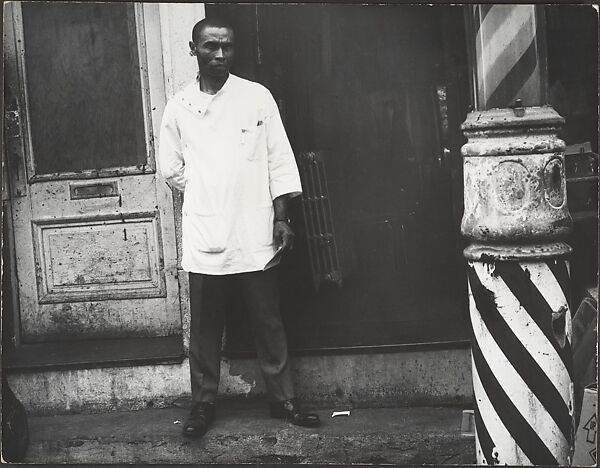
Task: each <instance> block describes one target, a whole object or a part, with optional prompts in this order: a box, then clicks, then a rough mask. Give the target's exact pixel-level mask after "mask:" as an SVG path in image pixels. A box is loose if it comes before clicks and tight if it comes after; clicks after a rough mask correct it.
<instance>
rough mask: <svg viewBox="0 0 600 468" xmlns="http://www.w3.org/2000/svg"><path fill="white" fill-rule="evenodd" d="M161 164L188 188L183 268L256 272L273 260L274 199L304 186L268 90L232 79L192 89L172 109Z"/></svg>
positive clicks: (163, 137)
mask: <svg viewBox="0 0 600 468" xmlns="http://www.w3.org/2000/svg"><path fill="white" fill-rule="evenodd" d="M158 166H159V171H160V173H161V174H162V176H163V177H164V178H165V179H166V180H167V182H168V183H169V184H170V185H171V186H172V187H174V188H176V189H178V190H181V191H184V202H183V215H182V230H183V238H182V247H183V258H182V268H183V269H184V270H186V271H190V272H194V273H205V274H212V275H223V274H233V273H242V272H248V271H257V270H262V269H263V268H264V267H265V265H266V264H267V263H268V261H269V260H270V259H271V258H273V256H274V253H275V252H274V246H273V200H274V199H275V198H277V197H279V196H280V195H284V194H291V195H298V194H300V193H301V191H302V188H301V185H300V176H299V174H298V168H297V166H296V160H295V158H294V154H293V152H292V148H291V146H290V143H289V140H288V138H287V135H286V133H285V129H284V127H283V123H282V122H281V117H280V115H279V110H278V108H277V104H276V103H275V100H274V99H273V96H272V95H271V93H270V92H269V90H268V89H267V88H265V87H264V86H262V85H261V84H259V83H255V82H252V81H248V80H244V79H242V78H239V77H237V76H234V75H231V74H230V75H229V78H228V79H227V81H226V82H225V84H224V85H223V87H222V88H221V90H220V91H219V92H218V93H217V94H215V95H209V94H205V93H203V92H201V91H200V89H199V85H198V82H197V81H194V82H193V83H191V84H190V85H188V86H186V87H185V88H184V89H183V90H182V91H180V92H179V93H177V94H176V95H175V96H174V97H173V98H172V99H170V100H169V102H168V103H167V106H166V108H165V112H164V114H163V119H162V123H161V130H160V140H159V151H158Z"/></svg>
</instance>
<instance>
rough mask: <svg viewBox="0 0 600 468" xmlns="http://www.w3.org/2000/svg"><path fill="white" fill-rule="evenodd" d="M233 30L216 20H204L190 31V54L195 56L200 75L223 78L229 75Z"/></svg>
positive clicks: (232, 53) (232, 50)
mask: <svg viewBox="0 0 600 468" xmlns="http://www.w3.org/2000/svg"><path fill="white" fill-rule="evenodd" d="M233 41H234V35H233V28H232V27H231V26H230V25H229V24H228V23H226V22H224V21H221V20H218V19H209V18H205V19H203V20H201V21H198V23H196V25H195V26H194V28H193V29H192V40H191V41H190V53H191V54H192V55H195V56H196V59H197V60H198V68H199V70H200V75H202V76H205V77H210V78H224V77H227V75H228V74H229V69H230V68H231V64H232V63H233V55H234V44H233Z"/></svg>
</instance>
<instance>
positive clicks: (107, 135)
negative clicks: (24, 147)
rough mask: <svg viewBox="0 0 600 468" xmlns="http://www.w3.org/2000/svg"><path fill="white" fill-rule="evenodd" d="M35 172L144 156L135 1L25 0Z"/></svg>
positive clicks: (130, 162) (116, 163) (127, 162)
mask: <svg viewBox="0 0 600 468" xmlns="http://www.w3.org/2000/svg"><path fill="white" fill-rule="evenodd" d="M22 14H23V40H24V42H25V50H24V52H25V57H24V58H25V69H26V73H25V77H26V81H27V100H28V106H29V109H28V110H29V117H30V125H31V126H30V128H31V141H32V147H33V155H32V156H33V158H32V159H33V163H34V168H35V173H36V174H52V173H57V172H63V173H64V172H80V171H83V170H86V169H103V168H108V167H122V166H136V165H143V164H145V163H146V150H145V141H144V118H143V116H144V114H143V107H142V106H143V103H142V86H141V75H140V73H139V67H138V66H137V65H136V64H138V63H139V57H138V48H137V33H136V18H135V9H134V6H133V4H132V3H108V4H101V3H88V4H86V3H65V4H58V5H48V4H46V3H35V2H25V3H23V4H22Z"/></svg>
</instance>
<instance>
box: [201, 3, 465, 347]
mask: <svg viewBox="0 0 600 468" xmlns="http://www.w3.org/2000/svg"><path fill="white" fill-rule="evenodd" d="M449 8H451V7H448V6H434V7H430V6H420V5H342V4H327V5H316V4H310V5H309V4H302V5H259V6H258V7H255V8H254V10H255V11H254V16H251V15H248V13H249V12H248V7H244V6H240V7H238V6H236V5H211V6H207V12H208V13H209V14H210V13H211V12H213V11H214V12H215V13H216V14H217V15H218V14H219V13H222V14H227V15H228V16H229V17H233V18H234V20H235V21H237V24H235V26H237V27H238V29H240V30H242V31H245V32H246V33H247V32H248V31H249V30H250V31H252V30H254V36H255V38H256V40H255V41H254V47H253V48H251V47H249V46H248V45H247V44H246V45H245V48H246V50H250V52H251V53H252V52H253V53H254V56H253V57H251V58H252V59H253V60H254V61H255V63H254V66H251V64H249V61H250V60H249V59H248V57H246V58H242V60H241V61H240V60H238V59H240V57H239V55H238V57H237V59H236V60H238V61H237V67H238V68H237V69H236V70H235V71H234V73H235V72H237V73H239V74H241V75H242V76H244V77H249V78H251V79H252V78H253V77H254V78H255V79H256V80H258V81H260V82H261V83H263V84H264V85H265V86H267V87H268V88H269V89H270V90H271V91H272V93H273V94H274V97H275V99H276V101H277V103H278V104H279V106H280V111H281V113H282V115H283V119H284V124H285V127H286V131H287V132H288V136H289V138H290V141H291V143H292V147H293V148H294V151H295V155H296V157H297V160H298V163H299V165H300V166H301V168H302V166H303V165H306V164H305V160H306V159H309V160H310V159H311V157H309V155H317V154H318V155H320V158H319V162H320V161H321V160H322V162H323V169H322V170H321V172H320V174H319V176H320V178H318V177H313V178H312V179H311V177H312V176H311V177H306V175H305V174H306V173H310V171H303V173H301V176H303V181H302V182H303V187H304V209H302V206H300V207H299V209H298V206H296V207H295V208H296V209H295V211H294V216H292V220H293V223H294V224H293V227H294V229H295V231H296V233H297V248H295V249H294V251H292V252H290V254H289V255H287V256H286V258H285V259H284V261H283V262H282V268H281V272H280V273H281V278H282V281H281V285H282V308H283V312H282V313H283V316H284V320H285V322H286V325H287V329H288V337H289V342H290V346H291V347H292V348H296V349H307V348H308V349H314V348H336V347H353V346H378V345H396V344H408V343H411V344H412V343H427V342H441V341H452V340H464V339H466V338H467V337H468V323H467V322H466V321H465V320H464V317H463V311H464V310H465V300H466V297H467V296H466V281H465V278H466V275H464V274H463V273H462V265H461V262H462V259H461V258H460V254H459V252H460V249H459V248H457V239H458V238H459V236H460V233H459V230H458V225H457V224H456V223H455V221H454V219H453V213H454V211H455V206H454V203H456V202H457V200H456V199H453V193H452V186H453V184H457V185H462V179H461V178H460V177H458V178H456V177H454V176H453V175H452V170H453V169H452V167H453V165H457V166H460V165H461V161H460V155H459V154H458V153H456V155H455V156H456V157H455V158H454V159H455V161H454V162H452V163H450V161H448V162H446V161H445V156H444V155H445V152H444V146H445V143H446V142H445V141H444V139H443V130H444V128H443V126H444V121H443V118H442V117H443V116H442V112H441V108H442V107H443V106H444V103H442V102H440V99H439V94H440V89H443V87H444V86H446V84H447V81H448V80H447V77H446V76H445V74H446V70H445V69H444V44H443V40H442V33H443V21H442V20H443V18H444V17H445V16H446V15H448V14H449V13H450V12H449ZM244 10H245V11H244ZM453 18H454V20H455V21H458V22H459V24H461V25H462V12H461V11H460V10H455V11H454V15H453ZM245 23H247V24H246V25H245V26H244V24H245ZM244 37H245V36H244ZM249 37H250V38H252V35H249ZM460 41H461V38H460V37H457V38H456V40H455V42H453V43H452V44H449V45H450V46H451V47H454V49H455V50H456V51H457V52H456V54H457V55H459V56H460V55H461V53H462V52H461V51H463V50H466V48H464V47H463V46H464V43H462V44H461V42H460ZM252 49H253V50H252ZM463 55H464V54H463ZM460 58H466V57H460ZM460 123H461V121H454V122H452V126H453V128H456V130H457V131H458V132H460ZM446 125H448V124H447V123H446ZM313 176H314V174H313ZM321 179H324V180H325V182H321ZM315 181H316V182H317V183H316V185H317V186H319V184H320V187H318V188H324V187H325V188H327V189H328V191H329V193H328V194H327V196H326V198H327V202H328V207H330V210H329V208H328V209H324V210H322V211H321V212H318V210H314V209H313V205H315V195H314V194H313V193H312V192H314V191H315V190H313V189H314V187H313V185H315ZM316 193H320V192H319V191H318V190H317V191H316ZM318 198H319V200H323V199H324V198H322V197H321V195H318ZM458 203H460V200H458ZM459 209H460V208H459ZM329 211H330V212H331V215H330V214H329ZM315 213H316V214H315ZM325 215H326V216H331V218H332V219H331V220H328V221H332V223H328V222H324V221H323V216H325ZM331 224H332V225H333V226H334V229H333V230H331V231H330V230H329V229H323V227H324V226H326V227H329V226H330V225H331ZM314 225H316V226H317V227H318V228H319V229H318V232H320V233H321V234H322V235H323V236H322V239H321V238H319V236H315V235H314V232H312V231H314V229H313V228H312V226H314ZM319 244H321V245H323V244H324V245H325V246H326V247H327V248H329V249H330V250H334V248H331V247H336V248H337V252H338V254H339V255H340V262H339V263H340V265H342V264H344V263H345V264H346V267H341V268H340V269H341V273H338V272H337V271H336V270H335V269H333V270H332V271H331V274H330V275H329V277H330V281H329V284H323V283H326V282H327V281H315V279H314V276H313V275H314V272H315V270H316V269H315V268H311V264H310V261H311V259H312V261H313V263H314V262H315V260H314V258H315V257H316V255H314V249H315V248H316V247H317V248H318V246H319ZM315 246H316V247H315ZM342 246H344V247H343V248H342ZM323 251H325V247H323ZM343 260H346V261H345V262H344V261H343ZM322 276H323V277H327V274H323V275H322ZM340 276H341V279H342V280H341V281H339V278H340ZM313 285H321V286H320V287H319V288H315V287H314V286H313ZM246 316H247V314H246V313H245V312H244V311H243V310H241V311H233V313H232V317H230V318H229V320H228V322H227V327H228V331H227V336H228V339H227V349H228V350H229V351H232V352H236V351H244V350H247V349H248V348H249V347H251V346H252V344H251V343H252V341H251V338H250V337H249V332H248V330H249V329H250V327H249V325H248V323H247V317H246Z"/></svg>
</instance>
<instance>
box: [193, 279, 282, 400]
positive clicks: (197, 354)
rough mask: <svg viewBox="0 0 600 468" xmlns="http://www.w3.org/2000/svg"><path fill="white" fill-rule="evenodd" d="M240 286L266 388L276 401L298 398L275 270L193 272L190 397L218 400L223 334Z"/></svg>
mask: <svg viewBox="0 0 600 468" xmlns="http://www.w3.org/2000/svg"><path fill="white" fill-rule="evenodd" d="M238 288H240V289H241V294H242V298H243V300H244V303H245V305H246V310H247V311H248V313H249V314H250V321H251V324H252V334H253V337H254V342H255V344H256V352H257V355H258V360H259V364H260V369H261V371H262V374H263V377H264V379H265V384H266V387H267V391H268V392H269V393H270V396H271V398H272V399H273V400H275V401H281V400H288V399H290V398H293V397H294V392H293V387H292V379H291V374H290V369H289V364H288V349H287V340H286V336H285V330H284V328H283V323H282V321H281V315H280V311H279V288H278V284H277V273H276V268H271V269H269V270H267V271H255V272H250V273H240V274H235V275H204V274H198V273H190V308H191V326H190V374H191V381H192V400H193V401H194V402H200V401H209V402H212V401H214V400H215V397H216V395H217V389H218V386H219V378H220V369H221V367H220V366H221V338H222V335H223V327H224V324H225V317H224V314H225V310H226V308H227V307H228V303H229V300H228V299H230V298H231V297H232V296H233V295H234V294H235V293H237V292H238V291H239V289H238Z"/></svg>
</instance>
